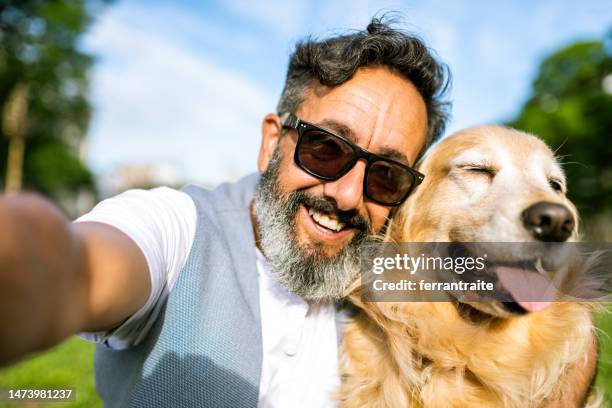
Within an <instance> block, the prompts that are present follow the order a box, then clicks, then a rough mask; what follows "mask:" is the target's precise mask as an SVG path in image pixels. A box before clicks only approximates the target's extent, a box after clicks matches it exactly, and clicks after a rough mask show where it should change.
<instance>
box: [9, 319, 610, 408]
mask: <svg viewBox="0 0 612 408" xmlns="http://www.w3.org/2000/svg"><path fill="white" fill-rule="evenodd" d="M597 326H598V327H599V329H600V332H599V334H600V344H601V354H600V363H599V373H598V378H597V383H598V386H599V388H600V389H601V390H604V391H605V393H606V395H607V396H608V398H610V396H612V339H611V337H612V314H606V315H599V316H597ZM93 349H94V347H93V345H91V344H89V343H87V342H85V341H83V340H80V339H77V338H72V339H69V340H67V341H65V342H64V343H62V344H60V345H59V346H57V347H55V348H53V349H51V350H50V351H48V352H45V353H42V354H40V355H38V356H34V357H32V358H30V359H28V360H27V361H24V362H22V363H19V364H18V365H16V366H13V367H11V368H8V369H4V370H0V387H25V386H27V387H55V388H61V387H74V388H76V396H77V400H76V402H72V403H53V404H47V405H46V406H52V407H58V408H59V407H87V408H89V407H101V406H102V403H101V401H100V399H99V398H98V396H97V394H96V392H95V389H94V385H93ZM19 406H23V407H34V406H36V407H43V406H45V405H44V404H40V403H39V404H36V405H34V404H22V405H18V404H11V405H6V404H5V405H2V404H0V407H19Z"/></svg>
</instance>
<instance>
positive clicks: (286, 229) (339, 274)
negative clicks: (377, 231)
mask: <svg viewBox="0 0 612 408" xmlns="http://www.w3.org/2000/svg"><path fill="white" fill-rule="evenodd" d="M280 159H281V158H280V152H279V150H278V149H276V151H275V152H274V155H273V157H272V160H270V163H269V164H268V167H267V169H266V171H265V172H264V173H263V174H262V176H261V180H260V182H259V186H258V188H257V192H256V193H255V217H256V219H257V223H258V228H259V239H260V242H259V244H260V246H261V249H262V250H263V252H264V254H265V257H266V259H267V260H268V262H269V265H270V267H271V269H272V272H273V273H274V274H275V276H276V278H277V279H278V281H279V282H280V283H281V284H283V285H284V286H285V287H286V288H287V289H289V290H290V291H291V292H293V293H296V294H298V295H300V296H301V297H302V298H304V299H307V300H313V301H321V300H333V299H340V298H341V297H342V296H343V294H344V291H345V289H346V288H347V287H348V286H349V285H350V284H351V283H352V282H353V280H355V278H356V277H357V275H358V273H359V270H360V269H359V265H360V258H361V249H362V246H363V244H364V243H366V242H368V241H369V240H370V237H371V233H372V230H371V226H370V223H369V222H368V220H366V219H365V218H364V217H363V216H361V215H360V214H359V213H358V211H356V210H351V211H340V210H339V209H338V207H337V204H336V202H335V200H334V199H332V198H327V197H314V196H312V195H311V194H309V193H307V192H305V191H294V192H291V193H289V195H288V197H287V198H284V197H283V195H282V193H281V191H280V188H279V186H278V173H279V167H280V161H281V160H280ZM300 204H305V205H306V206H307V207H308V208H312V209H314V210H318V211H321V212H323V213H326V214H334V215H335V216H336V217H338V219H339V221H340V222H343V223H345V224H346V226H347V227H352V228H353V229H354V230H355V235H354V236H353V238H352V239H351V241H350V242H349V243H348V244H347V245H346V246H345V247H344V248H342V249H340V250H338V252H337V253H336V254H334V255H332V256H327V255H326V254H325V248H324V246H325V244H324V243H311V244H302V245H301V244H300V243H299V241H298V237H297V233H296V215H297V211H298V210H299V208H300Z"/></svg>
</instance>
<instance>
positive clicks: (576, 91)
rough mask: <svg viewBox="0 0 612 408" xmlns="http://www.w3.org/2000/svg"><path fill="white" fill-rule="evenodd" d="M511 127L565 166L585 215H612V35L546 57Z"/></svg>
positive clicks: (574, 197) (571, 190)
mask: <svg viewBox="0 0 612 408" xmlns="http://www.w3.org/2000/svg"><path fill="white" fill-rule="evenodd" d="M509 125H510V126H512V127H516V128H519V129H523V130H525V131H527V132H530V133H534V134H536V135H538V136H540V137H542V138H543V139H544V140H545V141H546V142H547V143H548V144H549V145H550V146H551V147H552V148H553V149H557V152H556V153H557V155H558V156H559V157H560V158H561V161H562V162H564V163H565V165H564V168H565V171H566V174H567V177H568V189H569V197H570V198H571V199H572V201H574V203H575V204H576V205H577V207H578V209H579V211H580V212H581V214H582V215H583V216H586V217H592V216H594V215H596V214H602V213H606V212H610V211H612V31H611V32H610V35H608V37H607V39H606V41H588V42H577V43H575V44H572V45H569V46H568V47H565V48H563V49H561V50H559V51H557V52H555V53H553V54H552V55H550V56H549V57H548V58H546V59H545V60H544V61H543V62H542V64H541V66H540V69H539V73H538V75H537V77H536V79H535V81H534V82H533V91H532V96H531V97H530V98H529V100H528V101H527V102H526V103H525V105H524V106H523V108H522V110H521V112H520V114H519V115H518V117H517V118H516V119H514V120H513V121H511V122H510V123H509Z"/></svg>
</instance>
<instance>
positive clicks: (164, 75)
mask: <svg viewBox="0 0 612 408" xmlns="http://www.w3.org/2000/svg"><path fill="white" fill-rule="evenodd" d="M146 12H147V15H148V17H147V18H148V19H149V20H155V18H162V17H163V16H164V15H166V14H165V13H167V12H168V11H167V10H165V9H160V10H156V9H155V8H147V10H146ZM159 13H162V15H161V16H160V15H159ZM155 16H157V17H155ZM166 17H167V15H166ZM181 17H182V16H181V15H180V13H178V12H176V11H175V12H174V16H173V19H172V25H173V26H174V27H181V22H182V20H180V18H181ZM184 21H185V24H186V27H188V26H189V24H191V18H190V17H189V16H185V19H184ZM160 28H161V26H160V25H159V24H157V23H152V24H150V25H149V24H143V20H142V19H140V17H139V14H138V9H137V8H134V7H130V6H126V7H122V6H121V5H119V6H117V7H116V8H112V9H110V10H109V11H108V12H107V13H106V14H105V15H104V16H103V17H102V19H101V20H100V21H99V22H98V24H97V26H96V27H95V30H94V31H93V32H92V33H91V34H90V35H89V37H88V38H87V41H86V46H87V47H88V48H89V49H91V50H92V51H93V52H94V53H96V54H99V55H101V56H102V57H103V58H102V60H101V61H100V63H99V64H98V65H97V66H96V67H95V69H94V75H93V89H92V97H93V103H94V108H95V110H94V119H93V123H92V128H91V132H90V138H89V146H88V148H89V152H88V153H89V154H88V157H89V158H90V161H91V164H92V165H93V166H94V168H95V169H97V170H103V171H106V170H109V169H111V168H112V167H113V166H115V165H120V164H126V163H133V162H141V163H152V164H154V163H164V164H167V163H170V164H173V165H175V166H176V167H177V168H178V169H179V170H181V171H182V172H183V174H184V175H185V177H187V178H188V179H190V180H194V179H195V180H203V181H208V182H219V181H223V180H225V179H227V178H228V177H232V176H233V177H235V176H237V175H242V174H246V173H247V172H249V171H253V170H255V158H256V154H257V151H258V146H259V141H260V134H259V129H260V127H261V125H260V123H261V118H262V117H263V115H264V114H265V113H267V112H268V111H270V110H273V109H274V103H275V101H274V100H273V98H272V97H271V95H270V94H269V93H268V92H267V91H266V90H264V89H263V87H262V86H261V85H259V84H257V83H255V82H254V81H253V80H251V79H250V78H249V77H248V76H246V75H245V74H243V73H241V72H237V71H235V70H232V69H231V68H228V67H224V66H221V65H219V64H217V63H215V62H214V61H212V60H210V59H209V58H207V56H206V55H205V54H203V53H194V52H193V50H192V49H190V48H189V46H188V45H185V44H183V43H181V42H180V41H178V40H177V39H176V38H172V36H169V35H167V33H166V32H165V31H164V30H163V29H160Z"/></svg>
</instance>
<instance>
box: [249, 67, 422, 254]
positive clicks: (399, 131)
mask: <svg viewBox="0 0 612 408" xmlns="http://www.w3.org/2000/svg"><path fill="white" fill-rule="evenodd" d="M295 114H296V115H297V116H298V117H299V118H300V119H302V120H304V121H306V122H309V123H312V124H315V125H318V126H320V127H323V128H326V129H329V130H331V131H333V132H335V133H337V134H340V135H342V136H344V137H346V138H347V139H349V140H352V141H353V142H355V143H356V144H357V145H359V146H361V147H362V148H364V149H366V150H368V151H370V152H372V153H376V154H378V155H380V156H383V157H388V158H391V159H394V160H397V161H400V162H403V163H406V164H414V161H415V159H416V157H417V155H418V153H419V151H420V150H421V149H422V147H423V144H424V141H425V134H426V131H427V111H426V107H425V103H424V101H423V99H422V97H421V96H420V94H419V92H418V91H417V89H416V88H415V87H414V85H412V83H410V82H409V81H407V80H406V79H404V78H402V77H400V76H399V75H397V74H395V73H392V72H391V71H389V70H387V69H385V68H367V69H360V70H359V71H357V73H356V74H355V75H354V76H353V78H351V80H349V81H347V82H345V83H344V84H342V85H340V86H337V87H333V88H330V87H323V86H320V87H317V88H315V89H313V90H312V91H310V92H309V93H308V94H307V95H306V97H305V100H304V102H303V103H302V104H301V106H300V108H299V110H298V111H297V112H295ZM280 132H281V128H280V122H279V120H278V117H277V116H275V115H268V116H267V117H266V119H265V120H264V126H263V141H262V147H261V150H260V155H259V162H258V165H259V169H260V171H261V172H262V173H264V172H265V170H266V169H267V168H268V164H270V161H271V159H272V157H273V156H274V153H275V150H276V149H278V152H276V154H277V155H278V156H277V161H278V162H277V163H273V165H274V166H276V167H277V168H276V169H274V170H275V171H274V172H275V173H276V174H275V176H274V178H275V190H276V192H275V194H276V195H277V196H278V197H277V198H278V200H287V199H289V198H290V197H292V195H293V197H292V198H294V200H293V201H292V203H293V204H291V205H292V206H293V207H294V208H292V209H291V213H289V214H290V216H291V217H292V218H293V219H291V220H287V221H290V224H291V226H290V227H291V231H288V232H290V234H291V236H290V237H285V239H287V240H289V239H290V240H292V241H293V243H294V244H295V245H294V248H293V250H294V251H301V252H303V253H304V254H305V255H308V256H310V259H312V260H313V262H314V261H316V262H325V260H330V262H331V261H333V260H334V259H336V258H337V257H339V256H341V255H342V254H343V252H346V251H347V250H348V249H349V247H350V246H351V245H356V243H355V241H356V239H357V238H359V237H360V236H362V235H363V233H364V231H363V230H364V229H365V228H368V230H369V231H367V232H368V233H371V232H374V233H377V232H380V231H381V229H382V228H383V226H384V225H385V222H386V220H387V217H388V216H389V213H390V211H391V209H392V207H388V206H384V205H381V204H377V203H375V202H373V201H371V200H369V199H367V198H366V197H365V196H364V194H363V178H364V175H365V168H366V162H365V161H363V160H359V161H358V162H357V164H356V165H355V166H354V167H353V168H352V169H351V170H350V171H349V172H348V173H347V174H345V175H344V176H343V177H341V178H340V179H338V180H335V181H323V180H319V179H317V178H315V177H313V176H311V175H309V174H308V173H306V172H304V171H303V170H301V169H300V168H299V167H297V165H296V164H295V162H294V161H293V154H294V150H295V146H296V142H297V136H298V135H297V131H294V130H291V131H289V132H288V134H287V135H286V136H283V137H280ZM264 175H265V173H264ZM296 197H298V198H296ZM287 205H289V204H287ZM256 206H257V200H256ZM322 216H325V217H328V219H327V220H325V219H324V220H323V221H321V217H322ZM317 219H318V221H317ZM329 220H337V221H340V222H342V221H345V222H346V226H345V227H344V228H342V230H340V231H334V230H332V229H330V228H326V227H325V226H324V225H322V224H326V223H327V224H328V225H329ZM262 227H264V226H263V225H260V231H259V233H260V236H262V237H263V236H264V235H265V234H266V231H264V230H263V229H262ZM279 238H280V237H276V238H275V239H279ZM360 241H362V240H360ZM262 249H264V252H267V251H266V248H262ZM268 255H269V254H267V253H266V256H268ZM336 260H337V259H336ZM305 261H306V260H303V261H302V262H305Z"/></svg>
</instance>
